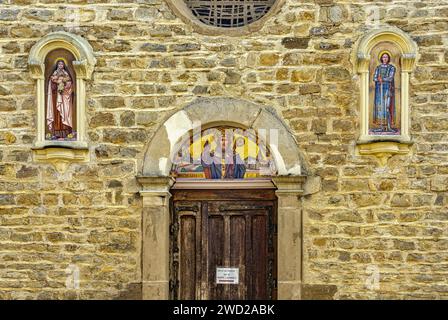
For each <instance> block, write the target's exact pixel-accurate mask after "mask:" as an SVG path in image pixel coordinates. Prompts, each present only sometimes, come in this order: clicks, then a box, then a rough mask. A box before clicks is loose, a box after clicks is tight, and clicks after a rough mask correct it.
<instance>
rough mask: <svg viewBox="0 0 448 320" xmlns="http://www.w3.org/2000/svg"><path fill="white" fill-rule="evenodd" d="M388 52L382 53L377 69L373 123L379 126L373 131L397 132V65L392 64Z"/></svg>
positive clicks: (374, 79)
mask: <svg viewBox="0 0 448 320" xmlns="http://www.w3.org/2000/svg"><path fill="white" fill-rule="evenodd" d="M390 61H391V56H390V54H389V53H388V52H382V53H381V54H380V62H381V64H380V65H378V66H377V67H376V69H375V74H374V78H373V81H374V82H375V98H374V108H373V123H374V124H375V126H376V127H377V128H376V129H373V132H382V133H383V132H390V133H395V132H397V131H398V130H397V129H396V128H395V116H396V111H395V73H396V67H395V66H393V65H392V64H390Z"/></svg>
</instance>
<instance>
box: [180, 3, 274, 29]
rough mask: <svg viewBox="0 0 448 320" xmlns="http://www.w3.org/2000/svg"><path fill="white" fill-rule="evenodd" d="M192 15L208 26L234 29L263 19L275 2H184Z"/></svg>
mask: <svg viewBox="0 0 448 320" xmlns="http://www.w3.org/2000/svg"><path fill="white" fill-rule="evenodd" d="M184 1H185V3H186V4H187V6H188V7H189V8H190V10H191V11H192V12H193V14H194V15H195V16H196V17H197V18H198V19H199V20H200V21H201V22H202V23H205V24H207V25H210V26H215V27H221V28H235V27H242V26H245V25H248V24H250V23H252V22H254V21H257V20H258V19H260V18H261V17H263V16H264V15H265V14H266V13H267V12H268V11H269V9H271V7H272V5H273V4H274V3H275V1H276V0H184Z"/></svg>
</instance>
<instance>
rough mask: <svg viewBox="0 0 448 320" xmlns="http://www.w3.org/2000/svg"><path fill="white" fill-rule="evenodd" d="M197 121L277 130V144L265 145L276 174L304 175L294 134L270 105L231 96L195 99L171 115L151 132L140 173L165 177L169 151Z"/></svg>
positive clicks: (171, 152) (174, 149)
mask: <svg viewBox="0 0 448 320" xmlns="http://www.w3.org/2000/svg"><path fill="white" fill-rule="evenodd" d="M198 124H200V125H201V126H202V127H203V128H206V127H210V126H213V125H217V124H227V125H235V126H238V127H241V128H244V129H254V130H259V129H265V130H272V129H274V130H277V132H278V145H275V144H269V148H270V149H271V151H272V154H273V157H274V161H275V163H276V166H277V168H278V175H279V176H300V175H303V174H306V169H305V168H304V160H303V157H302V155H301V152H300V150H299V148H298V146H297V142H296V141H295V139H294V136H293V135H292V133H291V132H290V130H289V129H288V127H287V125H286V124H285V123H284V122H283V121H282V120H281V119H280V118H279V116H278V115H277V114H276V112H275V110H274V109H273V108H271V107H266V106H260V105H257V104H254V103H251V102H248V101H244V100H240V99H234V98H198V99H196V100H195V101H194V102H192V103H191V104H189V105H187V106H186V107H184V108H183V109H181V110H179V111H177V112H176V113H174V114H172V115H171V116H170V117H169V118H168V119H167V120H166V121H165V122H164V123H163V124H162V125H161V126H160V127H159V128H158V130H157V131H156V132H155V134H154V135H153V137H152V139H151V142H150V143H149V145H148V147H147V150H146V152H145V156H144V161H143V169H142V174H143V176H158V177H167V176H169V173H170V169H171V167H172V162H171V160H170V159H172V156H173V153H174V152H176V151H177V144H178V142H179V141H180V140H181V138H182V137H183V136H184V135H185V134H188V132H190V131H191V130H193V129H194V128H195V127H196V126H197V125H198Z"/></svg>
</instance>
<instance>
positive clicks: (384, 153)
mask: <svg viewBox="0 0 448 320" xmlns="http://www.w3.org/2000/svg"><path fill="white" fill-rule="evenodd" d="M412 144H413V142H411V141H407V142H397V141H386V140H384V141H375V142H358V143H357V151H358V153H359V154H360V155H368V156H375V157H377V158H378V160H379V162H380V165H381V166H382V167H384V166H386V164H387V161H388V160H389V159H390V158H391V157H392V156H394V155H397V154H398V155H403V154H408V153H409V151H410V146H411V145H412Z"/></svg>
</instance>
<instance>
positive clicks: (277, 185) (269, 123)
mask: <svg viewBox="0 0 448 320" xmlns="http://www.w3.org/2000/svg"><path fill="white" fill-rule="evenodd" d="M199 126H203V127H207V128H210V127H214V128H216V127H220V128H223V127H224V126H226V127H233V128H240V129H246V130H253V131H255V132H272V134H273V135H274V136H275V138H273V139H270V140H269V141H268V142H267V143H266V150H269V151H268V158H269V159H268V161H267V162H269V160H271V161H272V162H271V163H270V165H272V167H273V168H275V172H271V175H269V176H267V177H266V176H263V177H262V176H260V177H256V176H255V177H251V176H250V174H253V173H254V171H252V172H250V170H246V171H245V172H244V175H243V176H241V172H240V173H239V174H240V176H238V178H237V179H220V178H225V177H226V175H227V178H228V177H229V176H228V171H229V170H228V169H229V168H228V167H227V168H226V167H221V168H219V169H218V168H215V170H214V171H215V175H214V176H213V174H211V171H212V170H213V169H210V170H209V172H208V173H205V172H204V167H202V168H201V170H202V172H201V176H200V177H199V179H198V177H196V179H194V177H193V178H192V179H191V178H190V179H188V178H187V179H182V177H179V172H177V175H176V174H174V176H173V168H176V166H175V165H176V164H175V163H174V162H175V159H176V157H177V155H178V152H179V150H180V148H181V145H182V143H184V141H185V137H186V136H189V133H190V132H194V131H195V130H197V128H198V127H199ZM200 132H201V131H200ZM265 141H267V140H265ZM200 144H201V151H200V152H202V151H203V150H204V142H202V143H200ZM233 155H235V153H233ZM303 164H304V162H303V160H302V157H301V154H300V151H299V149H298V147H297V144H296V142H295V140H294V138H293V136H292V134H291V133H290V132H289V130H288V129H287V126H286V125H285V124H284V122H283V121H282V120H281V119H280V118H279V117H278V116H276V114H275V112H274V111H273V110H272V109H270V108H268V107H263V106H258V105H255V104H252V103H248V102H246V101H242V100H237V99H228V98H215V99H198V100H196V101H195V102H193V103H192V104H190V105H189V106H187V107H185V108H183V109H182V110H180V111H178V112H176V113H175V114H173V115H172V116H171V117H169V118H168V119H167V120H166V121H165V123H164V124H163V125H162V126H161V127H160V128H159V130H157V131H156V133H155V135H154V137H153V138H152V140H151V142H150V144H149V145H148V149H147V151H146V154H145V159H144V163H143V168H142V174H141V176H139V177H138V180H139V182H140V183H141V184H142V186H143V189H142V191H141V195H142V196H143V217H142V288H143V298H144V299H168V298H205V299H210V298H264V299H266V298H275V297H276V296H277V297H278V298H279V299H299V298H300V292H301V271H302V268H301V255H302V236H301V233H302V230H301V229H302V212H301V200H300V196H301V195H303V193H304V186H305V182H306V178H307V176H306V174H305V173H306V170H304V167H303ZM173 165H174V166H173ZM198 166H199V167H200V165H198ZM255 169H257V170H258V169H260V168H256V165H255ZM263 169H267V167H265V168H263ZM192 170H193V171H194V168H192ZM207 170H208V169H207ZM232 170H233V171H232ZM232 170H230V171H232V172H234V173H235V172H237V171H238V170H235V168H233V169H232ZM257 170H255V171H257ZM206 175H207V176H206ZM212 176H213V177H215V179H206V178H207V177H212ZM184 178H185V177H184ZM244 178H249V179H244ZM173 194H174V197H173V198H172V195H173ZM205 196H206V197H205ZM204 197H205V198H204ZM207 197H208V198H207ZM170 199H171V201H170ZM182 201H184V202H183V203H182ZM195 201H196V202H195ZM211 201H213V202H211ZM257 201H264V203H260V202H258V203H257ZM220 202H221V203H220ZM170 203H171V206H170ZM235 204H237V206H239V207H238V208H236V207H235ZM204 205H205V206H206V207H210V209H211V210H208V209H207V210H205V211H204V210H199V208H202V207H203V206H204ZM176 206H177V207H176ZM182 206H183V207H184V208H181V207H182ZM232 206H233V207H232ZM244 206H246V207H244ZM176 208H180V209H178V210H177V211H178V213H180V212H183V215H185V216H187V217H188V216H189V218H187V219H185V221H187V220H188V221H189V222H186V224H185V226H184V229H185V230H187V229H188V228H190V230H191V232H190V233H188V232H187V233H185V234H183V233H181V234H180V236H181V237H184V238H182V239H181V240H179V219H178V218H179V217H178V216H173V215H172V214H175V213H176ZM263 208H264V209H263ZM185 209H187V210H185ZM245 209H248V210H245ZM263 210H264V211H263ZM198 212H200V213H198ZM218 212H219V214H218ZM235 212H237V214H235V216H237V217H239V218H237V219H235V221H236V220H238V219H240V223H238V222H236V223H234V226H235V228H236V229H235V230H237V229H238V228H240V229H241V226H243V225H244V226H245V228H247V230H246V231H247V232H246V231H241V232H239V233H238V232H237V234H238V236H240V237H244V238H245V240H246V243H247V247H244V248H243V249H244V252H245V254H246V255H247V252H251V250H253V248H252V247H251V245H250V244H251V243H254V241H257V239H251V238H250V236H249V234H253V233H254V229H253V228H256V227H257V224H256V223H255V224H253V223H252V222H250V223H246V224H244V223H242V222H241V221H242V220H241V219H244V220H245V221H249V220H250V221H252V220H251V219H252V218H247V217H248V216H250V215H251V213H248V212H252V216H254V217H255V216H257V215H258V216H259V217H263V218H260V219H259V220H260V221H261V220H263V224H262V225H260V224H259V225H258V228H260V230H261V229H263V230H266V233H263V234H261V236H262V237H265V238H266V248H264V247H263V248H262V250H264V252H266V256H263V258H262V259H263V263H262V264H263V266H262V274H263V275H264V274H265V273H266V277H265V278H266V283H265V285H262V286H261V287H258V289H257V288H255V287H254V286H252V287H251V285H248V284H247V283H245V284H244V286H238V287H229V286H227V287H226V286H223V287H222V288H217V286H216V284H217V283H218V279H217V276H218V272H221V276H223V277H224V276H225V274H226V272H227V273H228V272H236V273H238V274H239V276H240V277H241V278H242V279H241V280H243V281H249V282H250V281H255V282H257V281H259V280H260V279H257V278H256V277H255V276H251V275H254V274H255V273H256V272H257V270H255V269H254V266H255V265H256V264H257V263H253V261H252V262H250V261H249V262H250V263H249V264H248V265H247V266H246V264H244V263H241V261H242V260H244V259H245V258H244V259H243V258H242V257H243V256H244V254H243V255H238V254H235V252H234V251H232V250H229V248H230V245H231V243H232V240H231V239H230V238H229V235H230V234H232V233H233V234H234V233H235V232H236V231H235V230H234V232H231V229H232V218H231V217H230V216H231V215H232V213H235ZM277 212H278V219H277ZM243 213H244V214H243ZM254 213H255V214H254ZM181 215H182V214H181ZM193 216H194V217H195V218H194V219H193V218H192V217H193ZM213 216H215V217H216V216H219V218H217V219H214V218H213ZM252 216H251V217H252ZM198 217H200V218H198ZM241 217H243V218H241ZM204 220H207V221H208V222H207V223H204V222H203V221H204ZM212 220H214V222H210V221H212ZM176 223H177V225H176ZM210 223H211V224H214V225H215V229H214V230H211V229H210V228H207V226H208V227H210V225H211V224H210ZM254 226H255V227H254ZM193 227H194V228H195V231H197V232H199V230H202V231H201V232H202V233H201V234H200V239H199V238H192V237H191V235H192V232H193V229H192V228H193ZM251 228H252V229H251ZM249 229H250V230H249ZM210 230H211V231H210ZM210 232H211V233H212V235H210ZM213 233H215V234H217V235H218V237H219V235H221V237H222V239H221V240H219V241H215V240H213V237H211V236H213ZM255 233H256V230H255ZM197 234H199V233H197ZM188 235H189V236H190V238H188ZM201 237H202V238H203V237H206V238H207V242H209V241H210V239H212V243H214V244H215V243H218V244H219V245H218V247H217V248H216V252H220V251H222V252H223V254H222V257H221V258H222V259H221V258H220V259H216V253H215V254H213V255H212V256H210V255H208V256H207V252H205V253H204V252H202V253H201V252H200V251H197V250H196V249H197V248H200V247H201V243H199V244H198V245H196V246H195V249H194V250H193V249H192V248H190V249H188V248H187V250H186V251H182V252H181V251H179V250H182V249H179V247H177V250H178V251H177V252H175V251H176V245H177V246H178V242H179V241H184V245H183V248H186V247H188V244H189V243H190V244H191V243H192V242H193V241H203V240H202V238H201ZM240 240H241V241H242V238H241V239H240ZM241 241H236V242H235V243H241ZM263 241H264V240H263ZM269 241H271V242H275V243H273V246H272V247H271V248H269ZM173 242H175V243H174V245H173ZM220 246H221V247H220ZM207 248H211V247H210V246H209V245H208V244H207ZM243 249H242V250H243ZM173 250H174V251H173ZM188 250H189V251H188ZM225 250H227V253H225V252H224V251H225ZM186 252H187V253H186ZM179 254H181V255H182V254H186V256H184V258H183V260H182V261H183V262H181V263H180V262H179V259H177V261H176V255H177V256H178V255H179ZM232 254H233V256H234V261H233V262H232V261H231V260H232V258H231V256H232ZM201 255H202V256H201ZM193 256H194V257H193ZM237 256H238V257H237ZM235 257H236V258H235ZM258 258H260V256H257V259H258ZM210 259H212V260H213V259H215V260H213V261H214V262H210ZM235 259H236V260H238V259H239V260H238V261H239V262H238V261H236V260H235ZM245 261H246V262H247V261H248V260H247V259H246V260H245ZM185 262H188V263H187V264H189V265H187V264H185V265H183V266H182V265H181V264H182V263H185ZM176 264H177V266H176ZM219 264H222V265H221V266H219ZM270 264H271V265H270ZM236 265H238V266H239V267H238V266H236ZM176 267H177V268H184V269H185V268H187V269H188V270H190V271H189V272H190V275H189V277H185V278H184V280H183V281H184V283H186V282H185V281H187V280H186V279H190V280H191V279H194V280H192V281H194V283H189V284H187V285H188V286H189V288H190V289H189V290H187V291H184V292H183V293H182V292H180V291H179V283H176V280H177V281H179V277H178V276H177V275H178V274H179V270H176ZM218 267H223V268H225V269H224V270H223V271H219V270H218V269H217V268H218ZM230 267H234V268H233V269H238V270H237V271H235V270H233V271H232V270H229V268H230ZM241 267H243V268H250V269H251V271H250V273H249V274H248V273H247V272H246V271H245V272H244V273H243V272H242V271H241V270H240V269H239V268H241ZM198 268H202V269H201V270H199V271H200V272H205V270H207V269H208V270H210V268H212V269H213V272H207V273H206V274H207V277H208V278H206V279H205V278H197V277H196V278H195V277H194V274H198V273H199V272H198ZM226 269H227V270H226ZM192 270H193V271H192ZM180 272H181V273H182V272H183V274H185V272H186V271H185V270H181V271H180ZM193 273H194V274H193ZM263 277H264V276H263ZM269 277H271V278H272V279H271V280H272V281H271V282H269ZM249 278H250V279H249ZM265 278H263V279H265ZM241 280H240V281H241ZM275 280H276V281H275ZM180 281H182V280H180ZM229 281H232V280H229ZM233 281H234V280H233ZM263 281H264V280H263ZM213 284H215V285H213ZM180 285H182V284H180ZM184 286H185V284H184ZM218 287H219V286H218ZM235 288H236V289H235ZM244 288H246V289H244ZM251 288H252V289H251ZM254 288H255V289H254ZM260 288H261V289H260ZM180 290H181V291H182V289H180ZM232 290H233V291H232ZM250 290H252V291H253V290H255V291H256V290H261V291H260V292H262V294H260V295H258V296H257V294H252V295H250V294H247V293H248V292H249V291H250ZM231 292H233V295H232V293H231Z"/></svg>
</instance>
